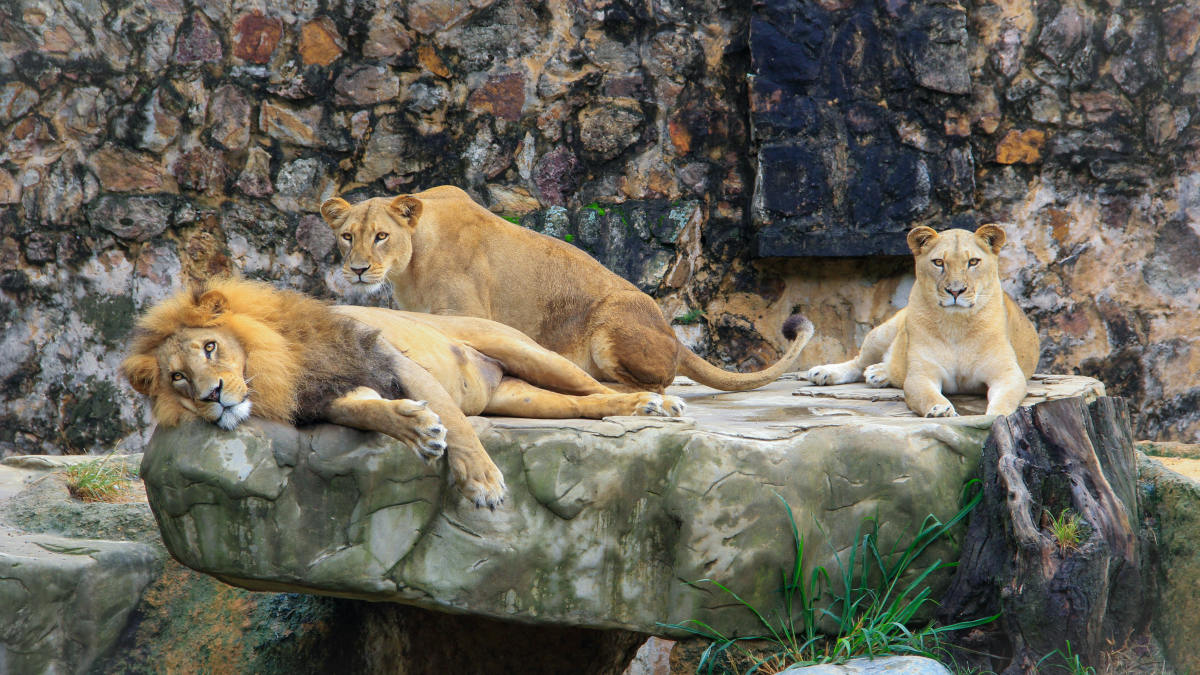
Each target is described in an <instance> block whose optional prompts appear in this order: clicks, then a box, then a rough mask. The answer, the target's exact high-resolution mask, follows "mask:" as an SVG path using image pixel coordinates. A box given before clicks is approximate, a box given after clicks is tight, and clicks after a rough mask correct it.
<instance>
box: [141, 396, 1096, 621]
mask: <svg viewBox="0 0 1200 675" xmlns="http://www.w3.org/2000/svg"><path fill="white" fill-rule="evenodd" d="M807 385H808V383H807V382H805V381H802V380H782V381H779V382H776V383H774V384H772V385H770V386H769V387H767V388H764V389H762V390H758V391H755V392H744V393H738V394H718V393H717V392H715V391H713V390H711V389H708V388H706V387H702V386H699V385H695V384H691V383H689V382H687V381H685V380H680V381H679V383H678V384H677V385H676V387H675V388H674V391H673V393H678V394H679V395H681V396H684V397H685V398H687V399H688V402H689V406H690V407H689V413H690V414H691V415H692V417H690V418H685V419H679V420H657V419H645V418H624V417H620V418H609V419H606V420H602V421H585V420H543V421H538V420H517V419H509V418H487V419H485V418H473V422H474V423H475V426H476V430H477V432H478V433H479V435H480V438H481V440H482V441H483V443H484V445H485V447H487V449H488V451H489V452H490V453H491V455H492V457H493V459H494V460H495V461H496V463H497V465H498V466H499V467H500V468H501V470H502V471H503V472H504V475H505V479H506V481H507V483H508V486H509V497H508V501H507V502H506V503H505V504H504V505H503V506H502V507H501V508H499V509H497V510H496V511H495V512H489V511H486V510H477V509H475V508H473V507H471V506H470V505H469V504H468V503H467V502H465V501H464V500H462V499H461V498H460V496H459V495H458V493H457V492H455V491H454V490H453V489H452V488H450V487H449V486H448V484H447V481H446V477H445V473H444V465H443V463H438V464H434V465H425V464H423V463H421V462H420V461H419V460H418V459H417V458H416V457H415V456H414V455H413V453H412V452H411V451H410V450H408V449H407V448H406V447H404V446H403V445H401V444H399V443H395V442H392V441H390V440H389V439H386V438H384V437H381V436H379V435H374V434H366V433H362V432H359V431H355V430H351V429H346V428H343V427H337V426H332V425H319V426H314V427H308V428H303V429H296V428H292V427H288V426H282V425H276V424H267V423H263V422H259V421H254V420H252V421H250V422H248V423H247V424H245V425H243V426H242V427H240V428H239V429H237V430H236V431H234V432H222V431H219V430H217V429H215V428H214V427H212V426H211V425H207V424H199V423H196V424H190V425H184V426H181V427H177V428H175V429H159V430H157V431H156V432H155V435H154V437H153V439H152V440H151V443H150V448H149V450H148V452H147V453H146V456H145V458H144V461H143V465H142V476H143V479H144V480H145V482H146V486H147V494H148V496H149V499H150V503H151V506H152V508H153V509H154V511H155V515H156V516H157V518H158V521H159V524H160V526H161V528H162V534H163V538H164V541H165V542H166V545H167V547H168V549H169V550H170V551H171V552H172V554H173V555H174V556H175V557H176V558H178V559H179V560H180V561H182V562H183V563H184V564H186V565H188V566H190V567H193V568H194V569H197V570H200V571H203V572H207V573H209V574H212V575H215V576H217V577H218V578H220V579H222V580H225V581H228V582H230V583H233V584H236V585H240V586H244V587H246V588H250V589H254V590H276V591H278V590H288V591H302V592H309V593H321V594H329V595H338V596H346V597H355V598H365V599H371V600H387V601H397V602H402V603H408V604H413V605H418V606H421V607H426V608H430V609H437V610H442V611H450V612H468V613H472V614H477V615H483V616H491V617H498V618H505V619H509V620H517V621H523V622H532V623H553V624H566V625H575V626H583V627H595V628H623V629H629V630H635V631H640V632H645V633H658V634H663V633H668V632H669V630H668V629H666V628H665V627H664V626H663V625H661V624H663V623H679V622H682V621H686V620H688V619H698V620H702V621H705V622H708V623H710V624H711V625H713V626H716V627H718V628H719V629H721V630H724V631H740V632H741V633H742V634H747V633H749V632H751V631H754V630H756V626H755V625H754V623H753V621H752V620H751V619H752V617H751V616H749V614H748V613H746V612H745V611H744V610H739V609H736V608H731V606H730V604H731V603H730V602H729V598H728V597H723V596H722V595H721V594H719V593H717V592H715V589H712V588H705V587H703V585H701V587H695V586H689V585H687V584H685V583H683V582H685V581H695V580H700V579H704V578H711V579H715V580H718V581H721V582H722V583H725V584H727V585H729V586H730V587H731V588H732V589H733V590H735V591H736V592H738V593H739V594H740V595H741V596H742V597H743V598H744V599H746V600H747V601H748V602H750V603H751V604H753V605H755V606H757V607H760V608H773V607H774V606H775V596H776V591H777V586H778V578H779V576H778V575H779V573H780V570H781V569H785V568H787V567H788V566H790V564H791V554H790V551H791V550H792V535H791V526H790V525H789V523H788V520H787V518H786V514H785V511H784V508H783V504H782V503H781V501H780V499H783V500H786V501H787V503H788V504H789V505H790V507H791V508H792V510H793V512H794V513H795V514H796V526H797V528H798V529H799V532H800V534H801V535H802V536H803V537H804V540H805V547H806V550H807V551H808V552H809V557H808V558H807V560H806V569H807V570H808V571H809V572H811V570H812V569H814V566H815V565H821V566H824V567H825V568H826V569H831V570H832V569H836V567H837V563H836V561H835V559H834V557H833V553H832V551H835V550H844V549H845V548H846V547H848V546H849V545H850V544H851V542H852V541H853V540H854V536H855V531H856V529H857V528H858V527H859V526H860V525H861V524H862V522H863V520H864V519H865V518H869V517H876V516H878V517H879V518H880V519H881V528H880V532H881V536H882V538H883V541H882V544H883V545H884V546H890V545H891V544H892V543H893V542H894V541H895V540H896V538H897V537H899V536H900V535H901V533H904V532H914V531H916V528H917V527H918V526H919V525H920V523H921V521H922V520H923V519H924V518H925V517H926V516H927V515H928V514H930V513H933V514H935V515H936V516H938V517H939V518H942V519H946V518H949V517H951V516H952V515H953V514H954V513H955V512H956V511H957V509H958V505H959V498H960V494H961V490H962V486H963V484H964V482H965V481H966V480H967V478H968V477H969V476H970V475H971V474H972V472H973V471H974V470H975V467H976V464H977V463H978V461H979V453H980V449H981V448H982V445H983V442H984V439H985V438H986V436H987V434H988V430H989V428H990V423H991V418H988V417H983V416H966V417H961V418H949V419H939V420H927V419H921V418H917V417H915V416H913V415H912V414H911V413H910V412H909V411H908V409H907V408H906V407H905V405H904V402H903V400H902V399H901V398H900V397H899V396H898V395H897V394H898V392H895V391H888V390H882V391H880V390H868V389H865V388H863V387H858V386H855V385H843V386H839V387H824V388H816V387H811V386H807ZM1102 393H1103V387H1102V386H1100V385H1099V383H1097V382H1096V381H1094V380H1090V379H1088V378H1051V379H1048V380H1038V381H1035V382H1034V384H1033V386H1032V387H1031V392H1030V394H1031V396H1030V399H1029V401H1028V402H1035V401H1037V400H1043V399H1045V398H1047V397H1062V396H1085V397H1094V396H1096V395H1099V394H1102ZM955 403H956V405H958V406H959V408H960V410H964V411H967V412H970V411H972V410H977V409H982V405H983V401H982V399H975V400H973V401H972V400H971V399H962V400H961V401H960V400H956V401H955ZM934 548H936V549H937V550H936V551H934V550H932V549H931V552H930V554H929V558H928V560H927V561H926V562H928V561H932V560H933V559H935V558H941V559H943V560H948V559H954V558H955V557H956V556H957V552H956V551H954V550H953V549H952V548H950V546H949V545H948V544H946V543H941V544H939V545H938V546H935V547H934ZM944 581H945V580H944V579H943V580H935V584H940V583H943V582H944Z"/></svg>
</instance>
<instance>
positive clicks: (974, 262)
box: [967, 258, 979, 267]
mask: <svg viewBox="0 0 1200 675" xmlns="http://www.w3.org/2000/svg"><path fill="white" fill-rule="evenodd" d="M978 264H979V258H971V259H970V260H968V261H967V267H974V266H976V265H978Z"/></svg>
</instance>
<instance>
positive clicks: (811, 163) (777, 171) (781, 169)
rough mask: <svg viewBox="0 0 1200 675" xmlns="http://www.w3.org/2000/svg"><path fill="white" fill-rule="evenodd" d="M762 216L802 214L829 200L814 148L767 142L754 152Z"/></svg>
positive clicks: (822, 167)
mask: <svg viewBox="0 0 1200 675" xmlns="http://www.w3.org/2000/svg"><path fill="white" fill-rule="evenodd" d="M758 173H759V180H760V181H761V187H760V189H761V190H762V195H761V204H762V209H763V211H764V218H770V219H773V218H774V217H776V216H785V217H787V216H803V215H808V214H811V213H813V212H814V211H817V210H818V209H820V208H821V206H822V205H824V204H827V203H828V202H829V201H830V198H831V195H830V193H829V183H828V178H827V177H826V171H825V167H824V165H823V164H822V162H821V156H820V154H819V153H818V151H817V149H816V148H814V147H811V146H806V145H770V146H766V147H764V148H763V149H762V150H760V151H759V154H758Z"/></svg>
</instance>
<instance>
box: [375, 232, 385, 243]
mask: <svg viewBox="0 0 1200 675" xmlns="http://www.w3.org/2000/svg"><path fill="white" fill-rule="evenodd" d="M384 239H387V232H380V233H379V234H377V235H375V241H383V240H384Z"/></svg>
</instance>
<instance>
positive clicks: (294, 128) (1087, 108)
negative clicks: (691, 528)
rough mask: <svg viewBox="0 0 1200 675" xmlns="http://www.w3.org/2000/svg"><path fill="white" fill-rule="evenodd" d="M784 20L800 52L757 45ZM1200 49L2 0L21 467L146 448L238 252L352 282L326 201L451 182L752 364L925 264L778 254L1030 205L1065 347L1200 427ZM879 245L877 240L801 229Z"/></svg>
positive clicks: (649, 17) (1153, 23)
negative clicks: (156, 309)
mask: <svg viewBox="0 0 1200 675" xmlns="http://www.w3.org/2000/svg"><path fill="white" fill-rule="evenodd" d="M771 26H775V27H780V26H784V27H786V28H787V31H784V32H787V33H788V40H790V41H791V42H792V43H793V44H795V45H799V47H798V48H802V51H801V52H798V53H792V52H789V51H788V50H787V49H784V48H783V47H778V48H775V50H774V52H772V51H771V50H770V49H767V50H765V52H764V50H763V48H762V47H760V46H756V45H761V44H763V43H761V41H762V40H763V39H764V38H763V37H762V36H764V35H766V34H767V33H766V32H764V31H767V30H768V29H769V28H770V27H771ZM797 27H799V28H803V29H804V30H800V31H797V30H796V28H797ZM781 30H782V29H781ZM788 31H790V32H788ZM1197 41H1200V10H1198V9H1196V7H1195V6H1194V3H1188V2H1187V1H1186V0H1180V1H1179V2H1156V3H1140V2H1133V1H1132V0H1112V1H1111V2H1109V3H1107V4H1105V3H1088V2H1083V1H1082V0H1069V1H1066V2H1051V1H1049V0H1041V1H1038V0H1029V1H1027V2H1024V1H1021V0H1017V1H1015V2H1010V1H1005V2H999V1H996V2H988V1H984V0H979V1H978V2H973V3H969V4H966V5H964V6H959V5H957V4H953V3H951V4H946V3H942V2H935V1H933V0H879V1H878V2H868V1H866V0H860V1H858V2H854V1H853V0H819V1H818V2H800V1H799V0H793V1H792V2H782V1H779V0H766V1H765V2H762V3H756V4H755V5H754V6H751V5H750V3H745V2H726V1H723V0H696V1H694V2H688V1H682V0H681V1H675V2H673V1H671V0H652V1H647V2H626V1H624V0H573V1H570V2H568V1H565V0H544V1H541V2H537V1H532V0H530V1H521V0H498V1H496V0H471V1H470V2H467V0H436V1H434V2H428V1H420V2H418V1H417V0H409V1H408V2H401V3H392V2H383V1H382V0H361V1H355V0H330V1H329V2H324V3H318V2H288V3H283V2H274V1H272V0H268V1H265V2H240V1H238V2H233V1H231V0H134V1H132V2H126V3H105V2H101V1H100V0H15V1H14V2H9V3H5V4H4V5H3V6H0V324H2V325H3V336H2V337H0V454H13V453H29V452H50V453H57V452H86V451H95V450H97V449H101V448H107V447H111V446H112V445H113V444H115V443H118V442H120V441H122V439H124V446H125V447H128V448H129V449H138V448H140V447H141V446H142V445H143V444H144V442H145V438H146V436H145V431H146V427H147V426H148V424H147V421H148V418H147V415H146V410H145V407H144V406H143V405H142V403H141V402H140V401H138V400H137V398H136V397H135V396H134V394H133V393H132V392H131V391H130V390H129V389H128V387H127V386H126V385H124V384H123V383H119V382H116V381H115V380H114V376H113V373H114V371H115V366H116V364H117V363H118V362H119V360H120V356H121V354H120V352H121V345H122V342H123V339H124V337H125V335H126V334H127V332H128V330H129V328H130V326H131V324H132V321H133V317H134V315H135V314H136V312H137V311H138V310H140V309H142V308H143V307H145V306H146V305H147V303H149V302H152V301H154V300H155V299H157V298H160V297H162V296H163V295H165V294H166V293H168V292H169V291H170V290H171V289H172V287H173V286H174V285H175V284H177V283H179V282H180V281H181V280H183V279H187V278H195V277H199V276H202V275H204V274H207V273H210V272H213V271H221V270H226V269H230V268H237V269H240V270H242V271H243V272H244V273H246V274H248V275H250V276H255V277H262V278H268V279H272V280H277V281H279V282H282V283H285V284H287V285H290V286H293V287H297V288H300V289H303V290H306V291H310V292H313V293H317V294H322V295H328V294H329V291H328V289H327V284H326V279H327V277H328V275H327V270H328V268H329V267H330V266H331V265H334V264H336V254H335V253H334V252H333V240H332V237H331V236H330V234H329V231H328V229H327V228H326V227H325V225H324V224H323V223H322V222H321V221H320V219H319V217H318V216H316V214H315V213H314V211H315V207H316V205H317V204H318V203H319V202H320V201H321V200H322V199H323V198H324V197H327V196H330V195H332V194H345V195H347V196H348V198H350V199H351V200H352V201H353V200H355V199H357V198H361V197H366V196H375V195H385V194H395V193H398V192H408V191H415V190H418V189H423V188H426V187H430V186H433V185H438V184H442V183H453V184H456V185H460V186H462V187H464V188H465V189H467V190H468V191H469V192H471V193H472V195H474V196H475V197H476V198H477V199H479V200H480V201H481V202H482V203H485V204H487V205H488V206H489V207H491V208H493V209H494V210H496V211H497V212H500V213H502V214H504V215H506V216H508V217H511V218H514V219H515V218H521V220H522V222H523V223H525V224H527V225H529V226H533V227H537V228H538V229H542V230H543V231H548V232H550V233H552V234H559V236H563V237H564V238H570V239H572V240H576V239H577V238H578V241H577V242H576V243H579V244H581V245H583V244H586V243H587V241H586V237H588V236H593V235H594V236H595V237H597V239H596V241H595V242H592V243H593V245H599V244H600V243H603V244H604V246H602V247H600V248H596V249H594V250H593V252H595V253H597V254H598V255H600V256H601V257H602V258H604V259H605V262H606V264H609V265H610V266H612V267H613V268H614V269H617V270H619V271H621V273H623V274H625V275H627V276H629V277H630V278H632V279H634V280H635V281H637V282H638V283H639V284H640V285H642V286H643V288H647V289H649V290H654V291H655V294H656V296H657V297H659V299H660V301H661V304H662V306H663V308H664V311H665V312H666V313H667V315H668V316H669V317H679V319H678V324H679V325H678V330H679V333H680V335H681V337H682V338H683V339H684V340H685V341H686V342H687V343H688V344H691V345H694V346H695V347H696V348H697V349H699V350H702V351H704V352H705V353H707V354H708V355H709V357H710V358H713V359H717V360H721V361H723V362H725V363H727V364H737V365H740V366H743V367H753V366H755V365H758V364H761V363H764V362H767V361H770V360H773V359H774V358H776V357H777V356H778V354H779V348H780V347H781V346H782V338H781V337H780V335H779V325H780V323H781V322H782V320H783V319H784V318H785V317H786V316H787V315H788V314H789V313H790V312H791V311H792V310H793V309H797V308H798V309H802V310H804V311H805V312H806V313H807V314H808V315H809V316H810V317H811V318H812V319H813V321H814V323H815V324H816V326H817V331H818V337H817V338H816V339H815V340H814V343H813V345H812V346H811V347H810V348H809V349H808V350H807V351H806V356H805V358H806V362H807V363H816V362H821V361H825V360H829V359H833V358H840V357H842V356H843V355H844V354H845V353H847V351H848V350H850V349H853V345H855V344H856V341H858V340H861V338H862V336H863V335H864V334H865V332H866V330H867V329H868V328H869V327H870V326H871V325H872V324H873V323H875V322H878V321H879V320H881V319H882V318H883V317H885V316H886V315H887V314H888V313H889V312H891V311H892V310H893V309H894V308H895V307H896V306H898V305H900V304H902V303H903V300H904V298H905V297H906V290H907V288H908V284H909V283H910V282H911V277H910V276H909V275H908V273H907V270H908V264H907V263H906V261H905V260H904V259H903V258H891V257H850V258H815V257H781V256H794V255H798V254H804V255H811V254H813V253H819V254H831V253H833V254H839V255H846V254H855V255H862V254H867V253H871V254H874V253H895V252H896V246H895V243H894V242H893V241H892V239H891V238H897V237H900V236H901V232H902V230H903V228H904V227H905V226H907V225H908V224H910V223H915V222H927V223H929V224H933V225H935V226H939V227H942V226H949V225H951V224H959V223H973V222H984V221H989V220H996V221H999V222H1002V223H1005V224H1006V227H1007V229H1008V230H1009V233H1010V237H1011V240H1012V242H1013V243H1012V244H1010V246H1009V248H1008V249H1007V251H1006V253H1005V255H1004V268H1003V269H1004V274H1005V276H1006V286H1007V288H1008V289H1009V290H1010V291H1011V292H1012V293H1013V294H1014V295H1015V296H1016V297H1017V299H1018V301H1019V302H1020V303H1021V304H1022V306H1023V307H1025V309H1026V310H1027V311H1029V312H1030V314H1031V315H1032V316H1033V318H1034V320H1035V322H1036V323H1037V324H1038V326H1039V331H1040V333H1041V335H1042V339H1043V350H1042V360H1041V369H1042V370H1047V371H1051V372H1063V373H1070V372H1080V373H1083V374H1088V375H1093V376H1096V377H1099V378H1100V379H1102V380H1103V381H1105V383H1106V384H1108V385H1109V391H1110V393H1113V394H1117V395H1124V396H1129V397H1131V399H1132V400H1133V402H1134V406H1135V409H1137V410H1138V411H1139V412H1138V414H1136V415H1135V424H1136V425H1137V428H1136V432H1137V434H1138V436H1140V437H1151V438H1161V439H1178V440H1195V439H1197V438H1200V385H1197V383H1196V382H1195V377H1194V374H1195V373H1196V372H1197V371H1200V343H1198V340H1200V338H1197V337H1196V336H1197V335H1200V316H1198V311H1197V306H1198V305H1200V257H1198V256H1197V255H1196V252H1197V251H1200V119H1197V118H1198V117H1200V110H1198V109H1197V101H1198V96H1200V57H1197V55H1196V51H1197V48H1196V45H1197ZM768 46H769V45H768ZM756 49H759V51H758V52H756V51H755V50H756ZM761 53H767V54H772V53H775V54H777V55H778V56H779V57H780V58H781V59H784V58H785V57H786V58H787V59H791V61H787V62H786V63H784V64H783V65H780V64H779V63H775V62H768V61H769V60H765V59H763V58H761V57H760V56H759V55H760V54H761ZM752 54H754V58H752ZM785 60H786V59H785ZM803 68H809V70H804V69H803ZM793 71H795V72H796V73H797V74H796V75H795V76H789V75H788V73H791V72H793ZM881 73H884V74H886V76H885V75H881ZM748 74H749V75H753V76H754V77H752V78H749V82H750V83H751V84H748V78H747V75H748ZM772 78H774V79H772ZM964 78H965V79H964ZM771 82H773V83H775V84H777V85H779V87H776V88H775V89H772V88H770V87H768V86H767V84H768V83H771ZM774 91H779V92H780V94H779V97H778V99H776V98H773V96H774V94H773V93H772V92H774ZM785 94H786V96H785ZM793 104H795V105H796V106H800V107H797V108H796V110H797V111H798V114H799V113H804V114H808V112H811V113H812V115H810V116H809V117H804V116H803V115H801V116H799V117H797V116H795V115H791V114H790V113H788V110H790V108H788V107H787V106H788V105H793ZM772 106H775V107H772ZM779 106H783V107H782V108H780V107H779ZM831 110H832V111H833V112H832V113H831ZM770 111H774V114H775V116H774V117H772V115H767V114H766V112H770ZM805 111H808V112H805ZM818 113H819V114H818ZM780 115H782V117H780ZM814 115H815V117H814ZM810 118H811V119H815V120H818V121H819V122H820V123H819V124H813V125H809V126H804V124H801V122H804V121H805V120H808V119H810ZM780 119H782V120H783V121H784V122H787V121H788V120H798V121H797V122H796V125H797V126H795V127H788V128H783V127H786V126H787V125H786V124H785V125H783V126H781V122H780V121H779V120H780ZM768 124H770V125H773V126H771V128H770V129H768V128H767V126H766V125H768ZM789 124H790V122H789ZM830 125H832V126H830ZM768 132H770V133H768ZM772 134H774V135H772ZM781 143H782V144H784V145H787V146H788V147H800V148H801V149H802V150H804V152H803V153H796V152H793V153H791V154H788V153H787V152H782V151H780V150H778V149H774V148H776V146H778V145H780V144H781ZM764 158H765V160H766V168H763V167H764ZM781 158H782V159H781ZM773 159H774V160H779V161H776V162H775V164H774V165H772V164H771V160H773ZM782 160H787V162H791V164H790V165H789V164H787V163H786V162H784V163H783V164H780V161H782ZM770 166H776V167H778V166H784V167H785V168H787V167H788V166H791V167H793V168H792V169H791V171H792V173H791V174H788V173H786V172H785V173H783V174H780V173H779V172H778V171H776V172H775V173H772V172H771V171H770V170H769V169H770ZM864 167H866V168H869V169H870V170H871V173H870V175H860V174H861V171H862V169H863V168H864ZM922 167H924V168H922ZM799 168H805V169H806V170H805V172H804V173H803V174H801V173H800V172H799V171H798V169H799ZM807 169H812V170H811V171H808V170H807ZM789 175H794V176H795V180H794V181H793V183H794V185H793V184H790V183H789V181H788V176H789ZM922 176H924V177H925V178H924V179H923V178H922ZM789 188H791V194H792V199H791V201H790V202H789V201H788V199H786V197H787V196H788V193H789ZM756 189H757V191H756ZM752 196H753V197H754V198H753V199H752ZM768 197H770V198H768ZM780 200H782V201H780ZM614 205H616V206H617V208H616V209H615V210H614V209H613V206H614ZM776 207H781V208H782V210H780V208H776ZM874 210H878V211H879V214H880V215H876V214H874V212H873V211H874ZM614 213H615V214H616V215H614ZM622 214H626V215H622ZM781 214H782V215H781ZM814 214H816V215H819V216H820V217H819V218H815V217H813V218H808V220H807V221H806V220H805V218H806V217H808V216H814ZM626 221H628V223H629V226H628V227H626ZM637 223H641V227H638V226H637V225H636V224H637ZM876 225H878V226H879V227H875V226H876ZM789 228H791V229H789ZM797 228H799V229H797ZM854 228H857V229H854ZM860 231H861V232H867V234H864V235H862V237H859V238H861V239H862V240H863V241H867V240H868V239H870V241H873V242H875V243H874V244H871V245H870V246H875V248H871V247H870V246H867V245H864V246H863V247H860V248H859V249H853V248H848V249H845V250H840V251H839V250H835V249H832V248H826V249H824V250H819V247H814V248H813V249H812V250H805V249H804V247H803V246H797V245H796V242H797V241H807V237H809V236H812V237H813V241H814V242H817V241H818V240H819V241H822V242H834V245H836V242H838V241H839V239H841V238H846V239H853V238H854V237H852V236H850V235H855V234H856V233H858V232H860ZM839 232H845V233H846V236H844V237H843V236H841V235H839ZM614 233H621V235H622V236H623V237H624V239H623V242H624V243H623V245H622V246H620V247H613V246H612V245H611V241H612V237H614V236H615V235H614ZM568 235H569V237H568ZM856 236H857V235H856ZM761 256H775V257H770V258H763V257H761Z"/></svg>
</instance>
